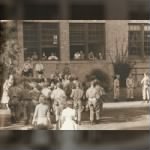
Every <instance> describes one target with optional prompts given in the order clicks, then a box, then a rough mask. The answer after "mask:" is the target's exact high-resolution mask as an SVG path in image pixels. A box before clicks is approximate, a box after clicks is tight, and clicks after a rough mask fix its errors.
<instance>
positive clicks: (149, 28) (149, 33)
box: [144, 25, 150, 56]
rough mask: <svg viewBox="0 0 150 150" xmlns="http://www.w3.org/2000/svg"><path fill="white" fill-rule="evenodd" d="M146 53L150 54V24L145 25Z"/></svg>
mask: <svg viewBox="0 0 150 150" xmlns="http://www.w3.org/2000/svg"><path fill="white" fill-rule="evenodd" d="M144 53H145V55H148V56H150V25H145V26H144Z"/></svg>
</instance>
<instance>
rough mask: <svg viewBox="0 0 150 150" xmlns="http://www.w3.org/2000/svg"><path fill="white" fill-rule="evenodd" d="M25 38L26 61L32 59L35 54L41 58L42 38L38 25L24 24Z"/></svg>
mask: <svg viewBox="0 0 150 150" xmlns="http://www.w3.org/2000/svg"><path fill="white" fill-rule="evenodd" d="M23 25H24V27H23V32H24V34H23V37H24V48H25V54H24V56H25V59H27V58H31V57H32V55H33V54H36V55H37V57H39V56H40V38H39V30H38V23H24V24H23Z"/></svg>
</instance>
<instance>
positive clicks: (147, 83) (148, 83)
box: [141, 73, 150, 103]
mask: <svg viewBox="0 0 150 150" xmlns="http://www.w3.org/2000/svg"><path fill="white" fill-rule="evenodd" d="M141 84H142V86H143V89H142V95H143V101H144V102H145V101H146V100H147V102H148V103H149V98H150V91H149V87H150V78H149V77H148V74H147V73H144V77H143V79H142V80H141Z"/></svg>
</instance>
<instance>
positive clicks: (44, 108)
mask: <svg viewBox="0 0 150 150" xmlns="http://www.w3.org/2000/svg"><path fill="white" fill-rule="evenodd" d="M49 115H50V112H49V107H48V105H46V104H38V105H37V106H36V108H35V112H34V115H33V122H35V121H37V124H44V125H48V120H50V118H49Z"/></svg>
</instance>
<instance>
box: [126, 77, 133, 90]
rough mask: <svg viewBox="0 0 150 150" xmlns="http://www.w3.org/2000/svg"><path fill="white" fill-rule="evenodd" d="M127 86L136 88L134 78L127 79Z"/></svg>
mask: <svg viewBox="0 0 150 150" xmlns="http://www.w3.org/2000/svg"><path fill="white" fill-rule="evenodd" d="M126 86H127V87H128V88H133V87H134V81H133V79H132V78H127V79H126Z"/></svg>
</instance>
